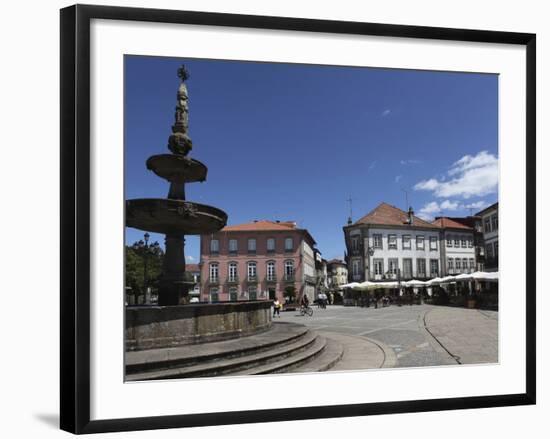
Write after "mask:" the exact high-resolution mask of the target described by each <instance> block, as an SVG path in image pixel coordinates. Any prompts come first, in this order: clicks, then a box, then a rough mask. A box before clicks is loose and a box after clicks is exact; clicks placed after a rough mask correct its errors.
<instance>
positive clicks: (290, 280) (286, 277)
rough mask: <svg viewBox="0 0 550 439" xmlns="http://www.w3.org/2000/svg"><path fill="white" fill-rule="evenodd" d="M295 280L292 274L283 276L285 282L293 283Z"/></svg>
mask: <svg viewBox="0 0 550 439" xmlns="http://www.w3.org/2000/svg"><path fill="white" fill-rule="evenodd" d="M295 280H296V276H294V273H286V274H285V282H294V281H295Z"/></svg>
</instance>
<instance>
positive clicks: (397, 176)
mask: <svg viewBox="0 0 550 439" xmlns="http://www.w3.org/2000/svg"><path fill="white" fill-rule="evenodd" d="M401 178H403V176H402V175H396V176H395V182H396V183H399V180H401Z"/></svg>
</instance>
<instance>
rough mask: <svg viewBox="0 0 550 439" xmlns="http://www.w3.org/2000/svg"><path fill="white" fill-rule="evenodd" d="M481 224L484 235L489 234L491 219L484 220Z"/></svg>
mask: <svg viewBox="0 0 550 439" xmlns="http://www.w3.org/2000/svg"><path fill="white" fill-rule="evenodd" d="M483 224H484V231H485V233H489V232H490V231H491V218H489V217H487V218H485V220H484V222H483Z"/></svg>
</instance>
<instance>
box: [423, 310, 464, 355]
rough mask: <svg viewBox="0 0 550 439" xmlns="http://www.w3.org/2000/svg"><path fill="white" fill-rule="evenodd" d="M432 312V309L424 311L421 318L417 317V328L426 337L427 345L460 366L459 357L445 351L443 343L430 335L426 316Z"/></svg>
mask: <svg viewBox="0 0 550 439" xmlns="http://www.w3.org/2000/svg"><path fill="white" fill-rule="evenodd" d="M432 310H433V308H432V309H428V310H426V312H424V314H423V315H422V316H419V317H418V328H419V329H420V331H421V332H422V333H423V334H424V336H425V337H426V340H428V343H430V345H431V346H432V348H433V349H434V350H435V351H436V352H438V353H440V354H443V355H447V356H448V357H449V358H451V359H452V360H454V361H456V363H457V364H462V363H461V362H460V357H457V356H456V355H454V354H453V353H452V352H450V351H449V350H447V348H446V347H445V346H444V345H443V343H441V342H440V341H439V339H438V338H437V337H436V336H435V335H433V334H432V332H431V331H430V328H428V325H427V324H426V316H427V315H428V314H429V313H430V312H431V311H432Z"/></svg>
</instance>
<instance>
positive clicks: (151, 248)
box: [134, 232, 159, 305]
mask: <svg viewBox="0 0 550 439" xmlns="http://www.w3.org/2000/svg"><path fill="white" fill-rule="evenodd" d="M150 237H151V235H149V233H147V232H145V234H144V235H143V240H140V241H139V242H137V243H136V244H134V248H135V249H136V250H137V251H138V252H139V254H141V255H142V257H143V304H146V305H149V304H150V303H151V297H150V295H149V291H148V286H147V284H148V277H149V276H148V268H149V267H148V262H149V261H148V256H149V254H154V253H155V252H156V250H157V249H158V247H159V243H158V242H156V241H155V242H154V243H153V244H151V245H149V238H150ZM135 294H136V305H138V304H139V303H138V302H139V300H138V299H139V291H138V290H136V293H135Z"/></svg>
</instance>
